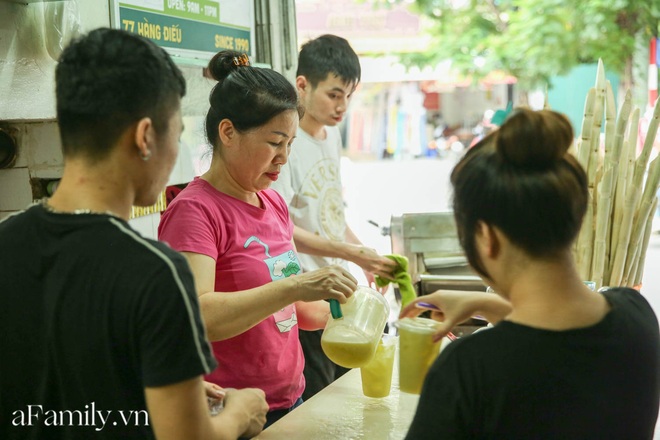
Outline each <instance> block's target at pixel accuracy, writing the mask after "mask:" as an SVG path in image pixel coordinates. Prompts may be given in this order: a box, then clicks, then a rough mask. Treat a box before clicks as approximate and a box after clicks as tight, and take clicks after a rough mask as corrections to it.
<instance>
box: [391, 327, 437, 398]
mask: <svg viewBox="0 0 660 440" xmlns="http://www.w3.org/2000/svg"><path fill="white" fill-rule="evenodd" d="M398 324H399V325H398V328H399V389H400V390H401V391H403V392H406V393H411V394H419V393H421V391H422V385H423V384H424V378H425V377H426V373H427V372H428V370H429V367H430V366H431V364H432V363H433V361H434V360H435V358H436V357H437V356H438V353H439V352H440V342H433V339H432V335H433V333H434V331H435V326H436V323H435V321H432V320H430V319H425V318H413V319H411V318H404V319H402V320H400V321H399V323H398Z"/></svg>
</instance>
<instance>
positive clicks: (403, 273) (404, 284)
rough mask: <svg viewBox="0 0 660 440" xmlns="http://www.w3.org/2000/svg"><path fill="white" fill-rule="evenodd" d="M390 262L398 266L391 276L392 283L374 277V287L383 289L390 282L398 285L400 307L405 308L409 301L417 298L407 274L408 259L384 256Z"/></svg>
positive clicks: (400, 256) (394, 255)
mask: <svg viewBox="0 0 660 440" xmlns="http://www.w3.org/2000/svg"><path fill="white" fill-rule="evenodd" d="M385 256H386V257H387V258H389V259H390V260H393V261H395V262H396V263H397V264H398V265H399V266H398V267H397V268H396V269H395V270H394V273H393V274H392V275H393V276H394V281H390V280H388V279H386V278H382V277H379V276H378V275H376V276H375V277H374V279H375V281H376V286H378V287H385V286H387V285H388V284H390V283H391V282H393V283H396V284H398V285H399V292H401V307H405V306H406V305H407V304H408V303H409V302H410V301H412V300H414V299H415V298H417V293H416V292H415V289H414V288H413V285H412V279H411V278H410V274H409V273H408V258H406V257H404V256H403V255H397V254H393V255H385Z"/></svg>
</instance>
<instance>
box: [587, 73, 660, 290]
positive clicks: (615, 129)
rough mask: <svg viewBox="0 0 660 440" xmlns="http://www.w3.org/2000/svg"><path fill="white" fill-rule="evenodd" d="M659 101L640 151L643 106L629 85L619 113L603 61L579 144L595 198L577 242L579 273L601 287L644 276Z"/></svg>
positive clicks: (657, 179) (658, 180)
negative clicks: (637, 105) (637, 103)
mask: <svg viewBox="0 0 660 440" xmlns="http://www.w3.org/2000/svg"><path fill="white" fill-rule="evenodd" d="M659 103H660V100H658V101H657V102H656V103H655V108H654V111H653V116H652V118H651V120H650V123H649V126H648V130H647V133H646V138H645V140H644V146H643V148H642V151H641V153H640V154H639V156H638V157H636V151H637V148H636V147H637V136H638V127H639V113H640V112H639V109H638V108H635V109H634V110H633V109H632V104H631V95H630V91H628V93H626V96H625V99H624V102H623V104H622V105H621V108H620V109H619V112H618V115H617V111H616V106H615V101H614V94H613V92H612V86H611V85H610V82H609V81H607V80H606V79H605V69H604V67H603V63H602V62H601V61H599V62H598V71H597V74H596V85H595V87H592V88H591V89H590V90H589V93H588V94H587V99H586V101H585V105H584V118H583V120H582V130H581V134H580V137H579V138H578V139H577V144H576V150H577V151H576V155H577V159H578V161H579V162H580V164H581V165H582V166H583V167H584V169H585V170H586V172H587V177H588V180H589V198H590V200H589V201H590V203H589V205H588V207H587V212H586V214H585V218H584V222H583V224H582V229H581V230H580V234H579V236H578V239H577V241H576V245H575V248H574V254H575V259H576V263H577V266H578V270H579V272H580V275H581V276H582V278H583V279H584V280H590V281H594V282H595V283H596V287H597V288H599V287H601V286H637V285H639V284H641V282H642V275H643V271H644V257H645V255H646V249H647V247H648V243H649V237H650V235H651V223H652V219H653V215H654V212H655V207H656V206H657V198H656V193H657V191H658V187H659V185H660V156H658V157H657V158H656V159H655V160H653V161H652V162H651V163H650V165H649V164H648V161H649V157H650V155H651V149H652V148H653V141H654V139H655V136H656V133H657V130H658V122H659V121H660V105H659ZM603 119H604V120H605V130H604V148H602V145H603V144H602V143H601V128H602V123H603ZM647 165H648V166H647Z"/></svg>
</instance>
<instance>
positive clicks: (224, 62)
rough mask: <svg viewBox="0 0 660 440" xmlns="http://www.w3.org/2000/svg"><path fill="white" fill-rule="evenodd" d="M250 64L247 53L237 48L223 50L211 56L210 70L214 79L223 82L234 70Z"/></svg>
mask: <svg viewBox="0 0 660 440" xmlns="http://www.w3.org/2000/svg"><path fill="white" fill-rule="evenodd" d="M249 65H250V60H249V58H248V56H247V55H246V54H244V53H241V52H236V51H235V50H223V51H221V52H218V53H216V54H215V55H214V56H213V58H211V61H209V65H208V72H209V74H210V75H211V77H212V78H213V79H214V80H216V81H218V82H222V81H223V80H224V79H225V78H227V77H228V76H229V74H230V73H232V72H233V71H235V70H237V69H239V68H241V67H243V66H249Z"/></svg>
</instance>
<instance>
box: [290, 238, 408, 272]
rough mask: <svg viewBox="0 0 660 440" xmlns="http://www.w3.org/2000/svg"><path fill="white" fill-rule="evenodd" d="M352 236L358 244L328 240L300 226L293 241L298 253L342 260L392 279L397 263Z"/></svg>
mask: <svg viewBox="0 0 660 440" xmlns="http://www.w3.org/2000/svg"><path fill="white" fill-rule="evenodd" d="M347 231H350V229H349V228H347ZM350 234H352V236H353V237H354V241H357V243H355V244H354V243H349V242H341V241H334V240H328V239H327V238H324V237H321V236H319V235H317V234H314V233H312V232H310V231H307V230H305V229H303V228H301V227H299V226H294V228H293V241H294V242H295V245H296V249H297V250H298V252H301V253H303V254H310V255H319V256H323V257H330V258H341V259H343V260H346V261H350V262H352V263H355V264H357V265H358V266H360V267H361V268H362V269H363V270H365V271H367V272H369V273H372V274H374V275H378V276H380V277H383V278H386V279H392V271H394V270H395V269H396V267H397V265H396V263H395V262H394V261H392V260H390V259H389V258H386V257H383V256H382V255H378V253H377V252H376V251H375V250H373V249H370V248H368V247H366V246H363V245H362V244H359V240H357V237H355V234H353V232H352V231H351V232H350ZM347 235H348V233H347ZM347 238H348V237H347Z"/></svg>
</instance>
